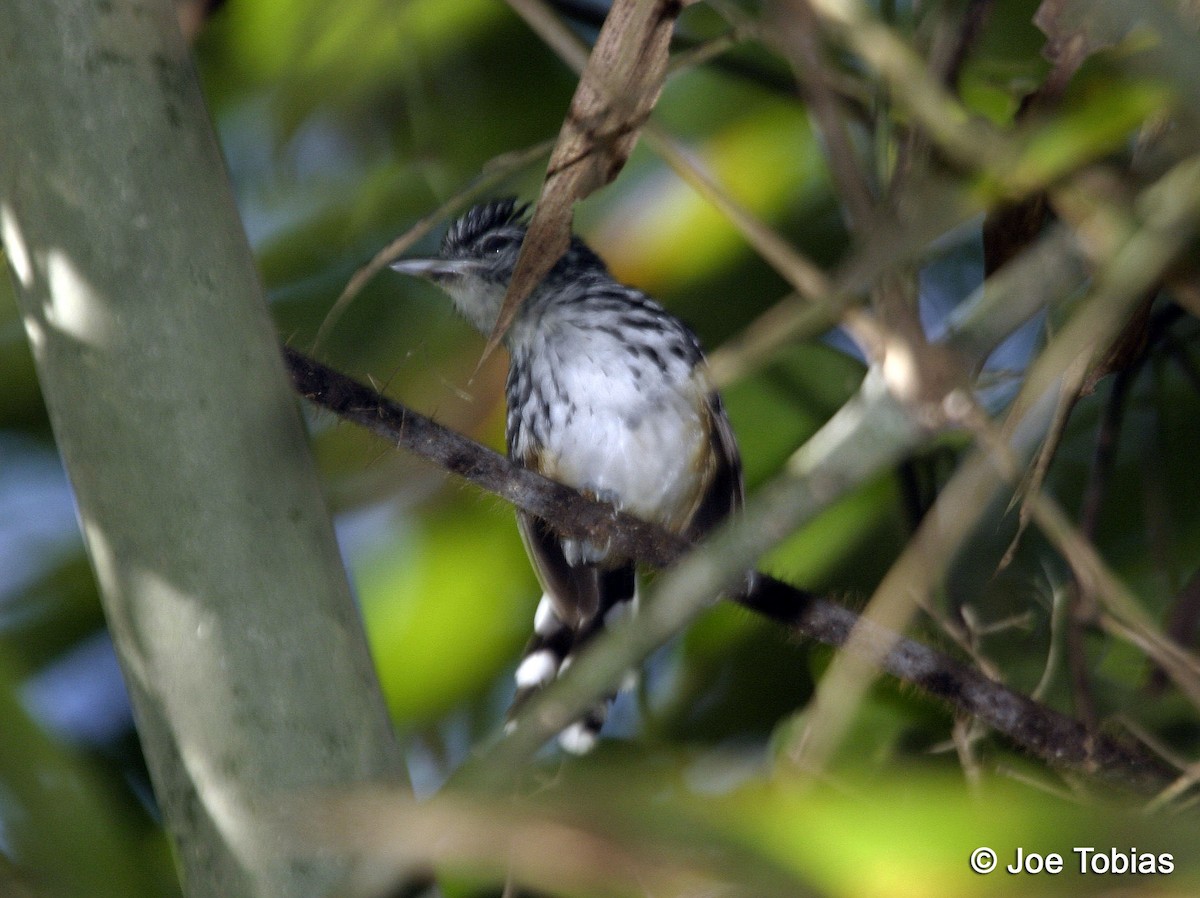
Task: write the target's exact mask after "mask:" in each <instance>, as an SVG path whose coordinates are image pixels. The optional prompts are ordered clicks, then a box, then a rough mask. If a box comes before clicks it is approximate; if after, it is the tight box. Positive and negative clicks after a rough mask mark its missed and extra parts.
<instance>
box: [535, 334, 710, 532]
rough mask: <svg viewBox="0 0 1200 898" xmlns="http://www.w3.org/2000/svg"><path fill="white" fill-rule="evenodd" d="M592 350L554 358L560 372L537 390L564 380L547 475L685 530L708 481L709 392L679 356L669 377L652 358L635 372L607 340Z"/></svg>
mask: <svg viewBox="0 0 1200 898" xmlns="http://www.w3.org/2000/svg"><path fill="white" fill-rule="evenodd" d="M585 345H586V348H587V351H586V352H580V353H578V354H577V355H576V356H575V357H572V358H564V357H563V356H562V355H561V354H559V353H554V352H549V353H545V354H544V355H543V356H542V358H544V359H546V360H547V363H548V364H552V365H553V370H552V371H551V370H549V369H547V370H544V371H536V370H535V371H534V378H533V380H534V382H535V383H543V384H544V383H547V382H549V381H550V380H552V381H553V382H554V383H555V388H554V392H553V393H552V394H551V395H550V396H548V397H547V399H548V402H547V406H548V408H549V412H550V417H549V426H548V427H547V428H545V434H544V438H545V442H544V444H543V446H542V447H541V451H540V452H539V453H538V455H539V461H540V467H541V470H542V473H544V474H546V475H547V476H548V477H552V478H554V479H555V480H558V481H560V482H562V483H566V484H568V485H569V486H573V487H575V488H576V489H580V490H587V491H590V492H592V493H594V494H595V495H596V496H597V497H599V498H601V499H604V500H606V501H609V502H612V503H613V504H615V505H617V506H619V507H620V508H621V509H622V510H624V511H628V512H630V513H631V514H634V515H636V516H638V517H640V518H643V519H644V520H647V521H653V522H655V523H658V524H661V525H663V526H665V527H667V528H669V529H672V530H680V529H682V528H683V527H684V526H685V525H686V524H687V522H688V519H689V518H690V517H691V516H692V514H693V513H694V511H695V508H696V504H697V502H698V500H699V492H700V483H701V481H702V480H703V478H704V476H705V466H704V465H703V464H700V463H699V462H700V460H701V458H702V452H703V451H704V448H705V446H706V445H707V443H708V440H709V433H708V424H709V422H708V421H707V419H706V417H705V414H706V412H705V409H706V397H705V395H704V392H705V389H704V386H703V385H701V384H700V383H698V381H697V380H696V379H695V377H694V376H693V374H694V372H693V371H692V370H691V368H690V366H689V365H687V364H685V363H683V362H682V361H681V360H679V359H675V358H671V359H669V360H668V362H669V364H668V365H667V370H666V371H664V370H662V369H661V368H660V367H658V366H657V365H655V364H652V363H651V362H650V361H648V360H645V359H635V360H634V362H633V363H632V367H631V360H630V357H629V354H628V351H627V350H626V349H625V348H624V347H618V346H615V345H613V344H612V343H611V342H609V341H607V340H603V339H599V340H596V341H593V342H591V343H590V344H585ZM635 370H636V372H637V375H638V376H635V375H634V371H635ZM542 378H547V379H548V380H545V379H542Z"/></svg>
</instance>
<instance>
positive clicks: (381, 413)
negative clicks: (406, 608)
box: [284, 348, 1172, 792]
mask: <svg viewBox="0 0 1200 898" xmlns="http://www.w3.org/2000/svg"><path fill="white" fill-rule="evenodd" d="M284 355H285V358H286V361H287V364H288V367H289V369H290V372H291V377H292V382H293V385H294V386H295V388H296V391H297V392H298V393H300V394H301V395H302V396H304V397H305V398H307V399H308V400H309V401H311V402H313V403H315V404H317V405H320V406H322V407H324V408H326V409H328V410H330V411H332V412H334V413H335V414H337V415H338V416H339V417H341V418H343V419H345V420H347V421H350V422H352V423H355V424H358V425H360V426H362V427H365V428H366V429H368V430H370V431H371V432H373V433H375V434H377V435H378V436H380V437H382V438H384V439H386V440H388V441H390V442H392V443H394V444H395V445H396V446H398V447H402V448H405V449H407V450H409V451H410V452H413V453H415V454H417V455H419V456H421V457H422V458H425V459H426V460H428V461H431V462H433V463H434V464H436V465H438V466H439V467H442V468H444V469H445V470H447V471H450V472H452V473H455V474H458V475H459V476H461V477H463V478H465V479H467V480H469V481H471V482H472V483H473V484H475V485H476V486H478V487H480V488H482V489H484V490H486V491H488V492H490V493H493V494H495V495H497V496H499V497H501V498H502V499H504V500H506V501H507V502H510V503H511V504H513V505H514V506H516V507H518V508H520V509H522V510H524V511H527V512H529V513H531V514H535V515H538V516H539V517H542V518H544V519H545V520H546V521H547V522H548V523H549V524H550V525H551V526H552V527H554V528H555V529H556V530H558V531H559V532H561V533H563V534H564V535H567V536H571V537H573V538H578V539H588V540H592V541H599V542H604V541H606V540H607V541H610V542H611V545H612V547H613V549H615V550H616V551H617V552H619V553H620V554H624V555H628V556H629V557H632V558H636V559H637V560H638V561H640V562H643V563H645V564H648V565H651V566H654V567H664V566H667V565H670V564H672V563H674V562H676V561H678V560H679V559H680V558H681V557H682V556H683V555H684V554H685V553H687V552H688V550H689V549H690V548H691V546H690V544H689V543H688V542H687V541H686V540H684V539H681V538H680V537H678V536H675V535H674V534H671V533H667V532H666V531H664V530H662V529H660V528H658V527H656V526H653V525H651V524H647V523H646V522H644V521H641V520H638V519H637V518H634V517H632V516H630V515H627V514H623V513H620V512H617V511H615V510H614V509H613V508H612V507H611V506H609V505H606V504H604V503H601V502H596V501H594V500H592V499H589V498H587V497H586V496H583V495H582V494H580V493H577V492H576V491H575V490H572V489H570V488H569V487H566V486H563V485H562V484H559V483H555V482H554V481H552V480H547V479H546V478H544V477H542V476H540V475H538V474H535V473H534V472H532V471H529V470H526V469H524V468H520V467H517V466H516V465H514V464H512V463H511V462H510V461H509V460H508V459H506V458H504V457H503V456H502V455H500V454H499V453H497V452H494V451H492V450H491V449H488V448H486V447H484V446H481V445H479V444H478V443H475V442H474V441H472V440H470V439H468V438H466V437H464V436H463V435H461V434H459V433H456V432H454V431H452V430H449V429H448V428H445V427H443V426H442V425H440V424H438V423H436V422H435V421H433V420H432V419H430V418H428V417H426V416H425V415H422V414H420V413H419V412H415V411H412V410H411V409H408V408H406V407H405V406H403V405H401V404H399V403H397V402H395V401H394V400H391V399H388V398H387V397H384V396H382V395H380V394H379V393H377V392H376V391H375V390H373V389H371V388H370V387H367V386H365V385H363V384H361V383H359V382H357V381H355V380H353V379H351V378H349V377H346V376H345V375H343V374H340V373H339V372H337V371H334V370H333V369H331V368H328V367H327V366H325V365H322V364H321V363H319V362H316V361H314V360H313V359H310V358H308V357H307V356H305V355H303V354H301V353H299V352H297V351H296V350H293V349H291V348H285V349H284ZM732 599H733V601H736V602H737V603H738V604H740V605H742V606H743V607H745V608H747V609H749V610H751V611H754V612H756V613H758V614H761V615H763V616H764V617H767V618H769V619H771V620H773V621H775V622H777V623H779V624H781V625H782V626H785V627H787V628H788V629H789V631H791V632H792V633H793V634H795V635H798V636H802V637H805V638H807V639H812V640H815V641H817V642H820V643H823V644H825V645H830V646H835V647H841V646H843V645H844V644H845V643H846V641H847V636H848V635H849V633H850V631H851V629H853V628H855V627H861V628H862V629H863V633H864V634H865V638H866V640H867V641H868V642H872V643H879V644H882V643H887V644H891V645H892V648H891V649H890V651H888V653H887V654H886V656H885V657H884V659H883V661H882V665H881V666H882V667H883V669H884V670H885V671H887V672H888V673H890V674H892V675H893V676H895V677H896V678H897V679H899V680H901V681H903V682H905V683H908V684H910V685H913V686H916V687H918V688H919V689H921V690H922V691H924V692H926V693H927V694H929V695H931V696H934V697H937V698H939V699H942V700H944V701H947V702H949V703H950V704H951V705H953V706H954V707H955V708H957V709H958V710H960V711H962V712H964V713H967V714H970V715H972V716H973V717H976V718H978V719H979V720H981V721H982V722H984V723H986V724H987V725H988V726H990V727H992V728H993V729H995V730H996V731H997V732H999V733H1001V734H1002V735H1004V736H1005V737H1007V738H1008V739H1009V740H1010V741H1012V742H1013V743H1015V744H1016V745H1017V746H1019V747H1021V748H1022V749H1024V750H1025V751H1027V752H1029V753H1030V754H1032V755H1035V756H1036V757H1039V758H1041V759H1042V760H1044V761H1046V762H1048V763H1050V764H1053V765H1055V766H1059V767H1066V768H1075V769H1078V770H1082V771H1084V772H1088V773H1093V774H1096V775H1098V776H1101V777H1102V778H1105V779H1108V780H1112V781H1117V782H1122V783H1125V784H1126V785H1128V786H1130V787H1132V788H1134V789H1136V790H1138V791H1144V792H1152V791H1155V790H1157V789H1159V788H1161V787H1163V786H1164V785H1165V784H1166V783H1167V782H1169V780H1170V778H1171V776H1172V775H1171V773H1170V772H1169V771H1168V770H1166V769H1165V768H1164V767H1163V765H1162V764H1161V763H1160V762H1158V761H1157V760H1156V759H1154V758H1152V757H1151V756H1149V755H1148V754H1146V753H1145V752H1143V751H1141V750H1140V749H1139V748H1137V747H1135V746H1131V745H1127V744H1125V743H1122V742H1119V741H1118V740H1116V739H1113V738H1111V737H1108V736H1103V735H1100V736H1096V735H1094V734H1089V733H1088V732H1087V731H1086V730H1085V729H1084V727H1083V726H1082V725H1081V724H1080V723H1079V722H1078V721H1076V720H1073V719H1072V718H1070V717H1068V716H1066V715H1064V714H1061V713H1059V712H1058V711H1055V710H1053V709H1051V708H1048V707H1046V706H1044V705H1042V704H1040V703H1038V702H1036V701H1034V700H1033V699H1031V698H1029V697H1028V696H1026V695H1023V694H1021V693H1018V692H1016V691H1014V690H1012V689H1009V688H1008V687H1006V686H1004V685H1003V684H1000V683H997V682H995V681H993V680H991V679H989V678H988V677H986V676H985V675H984V674H982V673H981V672H979V671H977V670H975V669H973V668H971V667H969V666H967V665H966V664H963V663H962V662H959V661H957V660H955V659H952V658H950V657H948V656H946V655H944V654H942V653H940V652H938V651H936V650H935V649H932V648H930V647H928V646H926V645H923V644H921V643H919V642H917V641H916V640H913V639H910V638H908V637H904V636H899V637H898V636H896V634H893V633H890V632H888V631H886V630H884V629H883V628H882V627H879V626H877V625H874V624H872V623H871V622H869V621H866V622H864V621H862V620H861V618H860V617H859V615H858V614H856V613H855V612H854V611H851V610H850V609H848V608H846V607H844V606H842V605H840V604H838V603H837V602H833V601H831V600H829V599H826V598H823V597H820V596H817V595H814V594H813V593H810V592H806V591H804V590H800V589H797V588H795V587H793V586H790V585H788V584H786V583H783V582H781V581H779V580H776V579H774V578H772V577H767V576H760V577H758V578H757V585H756V587H755V588H754V590H753V591H752V592H751V593H750V594H748V595H746V594H743V595H738V596H733V597H732Z"/></svg>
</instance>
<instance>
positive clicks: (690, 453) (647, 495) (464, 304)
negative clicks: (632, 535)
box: [391, 197, 744, 754]
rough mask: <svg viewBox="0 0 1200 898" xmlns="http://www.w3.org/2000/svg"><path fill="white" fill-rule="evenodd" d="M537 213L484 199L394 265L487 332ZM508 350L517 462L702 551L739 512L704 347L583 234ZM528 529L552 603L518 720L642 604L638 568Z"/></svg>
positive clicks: (590, 546)
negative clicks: (436, 245)
mask: <svg viewBox="0 0 1200 898" xmlns="http://www.w3.org/2000/svg"><path fill="white" fill-rule="evenodd" d="M528 210H529V207H528V205H527V204H523V203H519V202H518V201H517V199H516V198H515V197H505V198H501V199H496V200H492V201H488V202H483V203H480V204H478V205H476V206H474V207H473V208H471V209H469V210H468V211H467V212H466V213H465V214H463V215H462V216H461V217H459V218H458V219H457V220H455V221H454V222H453V223H452V224H451V225H450V227H449V228H448V229H447V231H446V233H445V236H444V238H443V240H442V243H441V248H440V251H439V252H438V254H437V255H436V256H434V257H429V258H415V259H414V258H410V259H402V260H400V261H398V262H395V263H393V264H392V266H391V267H392V268H393V269H395V270H396V271H398V272H401V273H403V274H407V275H411V276H416V277H420V278H423V279H425V280H427V281H429V282H432V283H433V284H435V285H437V286H438V287H439V288H441V290H442V291H443V292H445V293H446V294H448V295H449V297H450V299H451V301H452V302H453V304H454V307H455V308H456V309H457V311H458V312H459V313H460V314H461V315H462V316H463V317H464V318H466V320H467V321H468V322H469V323H470V324H471V325H473V326H474V327H475V329H476V330H478V331H479V332H480V333H482V334H484V335H485V336H486V335H489V334H491V332H492V329H493V328H494V326H495V324H496V320H497V317H498V315H499V312H500V306H501V303H502V301H503V299H504V296H505V292H506V290H507V287H508V284H509V281H510V280H511V279H512V273H513V270H514V268H515V266H516V262H517V256H518V254H519V252H520V249H521V243H522V241H523V239H524V237H525V233H526V230H527V228H528V217H527V214H528ZM502 342H503V344H504V346H505V348H506V349H507V351H508V355H509V369H508V378H507V381H506V385H505V399H506V402H507V416H506V427H505V441H506V444H507V450H508V455H509V458H510V459H511V460H512V461H513V462H514V463H515V464H517V465H519V466H522V467H524V468H528V469H531V470H533V471H536V472H538V473H539V474H542V475H544V476H546V477H548V478H550V479H552V480H556V481H559V482H560V483H563V484H566V485H567V486H570V487H573V488H575V489H577V490H579V491H580V492H582V493H584V494H586V495H589V496H591V497H593V498H595V499H598V500H601V501H604V502H609V503H611V504H612V505H613V506H615V507H616V508H617V509H619V510H621V511H624V512H628V513H630V514H632V515H635V516H637V517H639V518H641V519H643V520H645V521H647V522H650V523H654V524H658V525H659V526H661V527H663V528H665V529H667V530H669V531H671V532H673V533H676V534H679V535H681V536H684V537H686V538H687V539H689V540H692V541H695V540H698V539H700V538H702V537H703V536H704V535H705V534H706V533H708V532H709V531H710V530H711V529H712V528H713V527H714V525H716V524H717V523H719V522H720V521H722V520H723V519H724V518H726V517H727V516H728V515H730V514H731V513H733V512H735V511H736V510H738V509H740V508H741V506H742V505H743V502H744V494H743V483H742V464H741V457H740V455H739V451H738V445H737V441H736V439H735V438H734V433H733V429H732V427H731V426H730V423H729V418H728V415H727V414H726V411H725V407H724V405H723V403H722V400H721V396H720V394H719V393H718V392H717V390H716V389H715V388H714V386H713V383H712V378H711V376H710V374H709V369H708V364H707V362H706V360H705V356H704V353H703V351H702V349H701V346H700V341H699V340H698V338H697V337H696V335H695V334H694V333H693V332H692V330H691V329H690V328H688V326H687V325H685V324H684V323H683V322H682V321H680V320H679V319H678V318H677V317H675V316H674V315H672V314H671V313H670V312H668V311H667V310H666V309H665V308H663V306H662V305H660V304H659V303H658V302H656V301H655V300H654V299H652V298H651V297H650V296H648V295H647V294H646V293H644V292H643V291H641V290H639V289H637V288H636V287H632V286H629V285H626V284H623V283H621V282H620V281H618V280H616V279H615V278H614V277H613V276H612V274H610V273H609V270H608V268H607V266H606V265H605V263H604V262H603V260H602V259H601V258H600V257H599V256H598V255H597V254H596V253H595V252H594V251H593V250H592V249H591V248H590V247H589V246H588V245H587V244H586V243H584V241H583V240H581V239H580V238H579V237H578V236H575V235H572V237H571V240H570V243H569V245H568V248H567V250H566V251H565V253H564V254H563V255H562V256H561V257H560V258H559V259H558V261H557V262H556V263H555V264H554V266H553V267H552V268H551V269H550V271H549V273H548V274H546V276H545V277H544V278H543V279H542V280H541V282H540V283H538V284H537V286H535V287H534V288H533V290H532V291H531V292H530V293H529V295H528V297H527V298H526V299H525V301H524V303H523V304H522V305H521V307H520V309H519V311H518V312H517V314H516V317H515V318H514V319H513V321H512V324H511V326H510V327H509V328H508V330H507V332H506V333H505V335H504V337H503V341H502ZM517 523H518V527H519V530H520V533H521V537H522V540H523V542H524V544H525V549H526V551H527V553H528V555H529V558H530V561H531V563H532V566H533V568H534V571H535V573H536V574H537V577H538V580H539V582H540V584H541V587H542V589H543V595H542V597H541V600H540V601H539V603H538V606H537V611H536V613H535V615H534V625H533V629H534V632H533V636H532V637H531V639H530V641H529V643H528V645H527V646H526V648H525V651H524V653H523V658H522V661H521V662H520V663H519V665H518V666H517V668H516V674H515V678H516V695H515V697H514V699H513V702H512V706H511V708H512V710H515V709H517V708H519V707H520V706H521V705H522V704H523V703H524V702H525V701H526V700H527V699H528V698H529V697H530V696H531V695H532V694H534V693H535V692H537V691H538V690H539V689H541V688H543V687H544V686H546V685H547V684H548V683H550V682H551V681H552V680H553V679H554V678H555V677H557V676H558V675H559V674H561V673H562V672H563V671H564V670H566V668H568V667H569V666H570V664H571V663H572V661H573V660H574V658H575V657H576V655H577V653H578V652H579V651H580V650H581V649H582V648H583V647H584V646H586V645H587V643H588V642H589V641H590V640H591V639H593V638H594V637H595V636H596V634H597V633H599V632H601V631H602V630H603V629H604V628H605V627H606V626H612V625H613V623H614V621H615V620H616V619H619V618H621V617H623V616H625V615H627V614H629V613H630V612H632V611H635V610H636V605H637V600H638V588H637V576H636V569H635V564H634V561H633V560H632V559H629V558H624V557H620V556H619V555H617V554H615V553H614V552H612V551H610V547H609V546H607V545H597V544H595V543H593V542H591V541H587V540H578V539H570V538H563V537H561V536H559V535H558V534H557V533H555V532H554V530H553V529H552V528H551V527H550V526H549V525H548V524H547V523H546V522H545V521H543V520H541V519H540V518H538V517H536V516H534V515H531V514H529V513H527V512H523V511H518V513H517ZM612 698H613V696H612V695H610V696H608V697H607V698H606V699H605V700H604V701H603V702H601V703H600V704H598V705H597V706H596V707H594V708H593V709H591V710H590V711H589V712H587V714H586V715H585V716H584V717H582V718H581V719H579V720H577V721H575V722H574V723H572V724H571V725H570V726H568V727H567V728H566V729H564V730H563V731H562V732H561V733H560V734H559V736H558V741H559V744H560V745H561V746H562V747H563V749H564V750H566V751H568V752H571V753H574V754H582V753H584V752H587V751H589V750H590V749H591V748H592V747H593V746H594V745H595V743H596V741H597V739H598V738H599V733H600V729H601V727H602V726H603V724H604V720H605V717H606V715H607V712H608V707H609V705H610V704H611V700H612ZM509 721H510V725H511V723H512V716H511V711H510V717H509Z"/></svg>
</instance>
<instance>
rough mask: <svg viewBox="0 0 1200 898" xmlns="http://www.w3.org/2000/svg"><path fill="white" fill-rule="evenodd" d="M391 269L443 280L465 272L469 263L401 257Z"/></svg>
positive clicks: (429, 278) (428, 278)
mask: <svg viewBox="0 0 1200 898" xmlns="http://www.w3.org/2000/svg"><path fill="white" fill-rule="evenodd" d="M391 268H392V270H393V271H398V272H400V273H401V274H410V275H412V276H413V277H419V278H425V279H426V280H429V281H434V282H437V281H444V280H447V279H449V278H453V277H457V276H459V275H463V274H466V273H467V272H468V271H469V270H470V269H471V263H470V262H466V261H463V260H456V259H401V260H400V261H399V262H393V263H392V265H391Z"/></svg>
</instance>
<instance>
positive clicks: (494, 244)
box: [479, 234, 509, 256]
mask: <svg viewBox="0 0 1200 898" xmlns="http://www.w3.org/2000/svg"><path fill="white" fill-rule="evenodd" d="M508 244H509V239H508V238H507V237H505V236H504V235H503V234H489V235H488V236H486V237H484V238H483V239H482V240H480V241H479V252H480V253H482V254H483V255H485V256H490V255H492V254H494V253H498V252H501V251H502V250H503V249H505V248H506V247H507V246H508Z"/></svg>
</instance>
